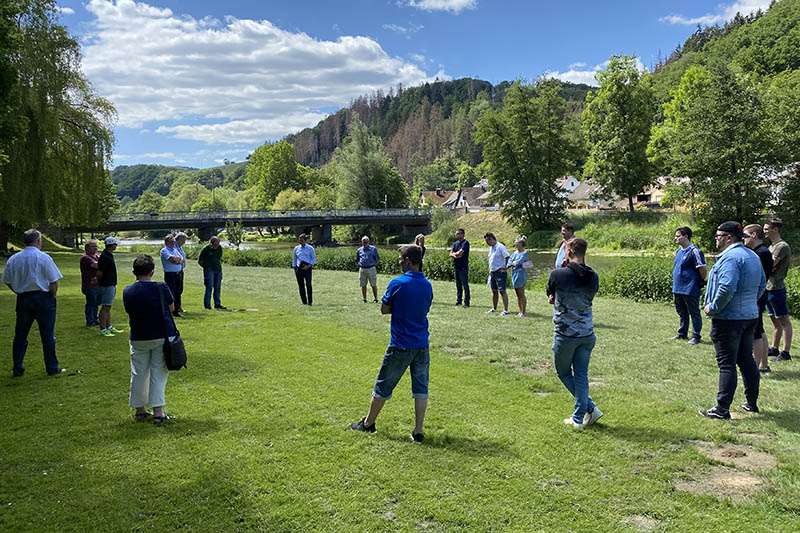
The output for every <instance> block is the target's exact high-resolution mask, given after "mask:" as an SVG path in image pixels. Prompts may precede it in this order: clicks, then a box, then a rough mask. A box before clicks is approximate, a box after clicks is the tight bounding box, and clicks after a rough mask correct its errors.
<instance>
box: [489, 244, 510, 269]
mask: <svg viewBox="0 0 800 533" xmlns="http://www.w3.org/2000/svg"><path fill="white" fill-rule="evenodd" d="M507 259H508V250H506V247H505V245H504V244H503V243H501V242H495V243H494V246H492V247H491V248H489V272H494V271H496V270H500V269H501V268H505V267H506V261H507Z"/></svg>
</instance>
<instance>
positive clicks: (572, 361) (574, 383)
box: [553, 333, 597, 424]
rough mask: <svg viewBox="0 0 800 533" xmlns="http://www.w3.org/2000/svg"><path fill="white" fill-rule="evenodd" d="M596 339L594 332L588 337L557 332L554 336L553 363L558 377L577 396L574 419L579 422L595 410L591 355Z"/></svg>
mask: <svg viewBox="0 0 800 533" xmlns="http://www.w3.org/2000/svg"><path fill="white" fill-rule="evenodd" d="M596 341H597V338H596V337H595V336H594V333H593V334H591V335H589V336H588V337H564V336H562V335H558V334H556V335H555V337H554V338H553V364H554V365H555V367H556V374H558V379H560V380H561V383H563V384H564V386H565V387H566V388H567V390H568V391H569V392H571V393H572V396H574V397H575V411H574V412H573V413H572V419H573V420H574V421H575V422H577V423H578V424H583V416H584V415H585V414H586V413H591V412H592V411H594V402H593V401H592V399H591V398H590V397H589V357H590V356H591V355H592V349H593V348H594V344H595V342H596Z"/></svg>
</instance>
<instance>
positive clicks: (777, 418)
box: [756, 409, 800, 433]
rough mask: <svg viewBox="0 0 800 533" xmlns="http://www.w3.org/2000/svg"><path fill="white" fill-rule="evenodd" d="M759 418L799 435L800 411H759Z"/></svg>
mask: <svg viewBox="0 0 800 533" xmlns="http://www.w3.org/2000/svg"><path fill="white" fill-rule="evenodd" d="M756 416H759V418H763V419H764V420H769V421H770V422H775V423H776V424H778V425H779V426H781V427H782V428H784V429H788V430H789V431H792V432H794V433H800V411H798V410H797V409H790V410H786V409H777V410H775V411H772V410H770V411H765V410H764V409H762V410H761V413H760V414H759V415H756Z"/></svg>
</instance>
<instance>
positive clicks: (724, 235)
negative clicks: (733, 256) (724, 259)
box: [714, 233, 730, 239]
mask: <svg viewBox="0 0 800 533" xmlns="http://www.w3.org/2000/svg"><path fill="white" fill-rule="evenodd" d="M729 236H730V235H729V234H727V233H722V234H719V233H717V234H716V235H714V238H715V239H721V238H723V237H729Z"/></svg>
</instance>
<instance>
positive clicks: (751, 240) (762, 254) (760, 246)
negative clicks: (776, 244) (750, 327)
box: [744, 224, 773, 373]
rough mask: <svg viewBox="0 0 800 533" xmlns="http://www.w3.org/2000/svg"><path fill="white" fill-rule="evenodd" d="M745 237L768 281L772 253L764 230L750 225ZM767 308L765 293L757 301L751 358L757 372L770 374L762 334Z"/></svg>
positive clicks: (755, 225)
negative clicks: (754, 361) (756, 366)
mask: <svg viewBox="0 0 800 533" xmlns="http://www.w3.org/2000/svg"><path fill="white" fill-rule="evenodd" d="M744 233H745V235H746V237H745V238H744V244H745V246H747V247H748V248H750V249H751V250H753V251H754V252H755V253H756V255H757V256H758V258H759V259H761V267H762V268H763V269H764V275H765V276H766V277H767V280H769V276H770V274H772V266H773V265H772V253H771V252H770V251H769V248H767V245H766V244H764V228H762V227H761V226H760V225H759V224H750V225H749V226H747V227H746V228H744ZM766 306H767V291H764V294H763V295H761V298H759V299H758V321H757V322H756V329H755V331H754V332H753V358H754V359H755V360H756V363H757V364H758V370H759V372H761V373H767V372H771V369H770V368H769V364H768V361H767V353H768V352H769V345H768V344H767V337H766V335H765V334H764V309H765V308H766Z"/></svg>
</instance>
